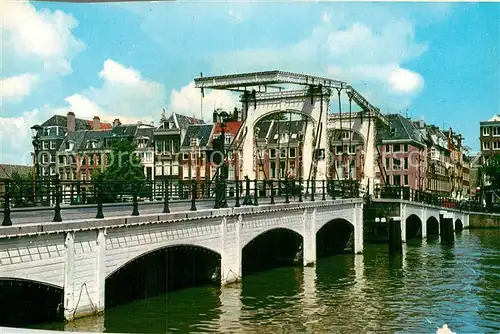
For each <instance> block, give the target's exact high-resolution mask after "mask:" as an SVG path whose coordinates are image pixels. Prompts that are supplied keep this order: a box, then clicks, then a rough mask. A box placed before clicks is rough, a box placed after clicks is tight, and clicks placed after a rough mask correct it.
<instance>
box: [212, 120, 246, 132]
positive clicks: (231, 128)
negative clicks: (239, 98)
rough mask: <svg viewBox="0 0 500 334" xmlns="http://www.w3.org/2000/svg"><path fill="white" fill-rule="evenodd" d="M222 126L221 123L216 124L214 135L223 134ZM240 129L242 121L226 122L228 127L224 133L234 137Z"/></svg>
mask: <svg viewBox="0 0 500 334" xmlns="http://www.w3.org/2000/svg"><path fill="white" fill-rule="evenodd" d="M220 125H221V123H217V124H215V129H214V134H217V133H221V132H222V128H221V126H220ZM240 127H241V122H240V121H234V122H226V127H225V129H224V133H231V134H233V135H236V134H237V133H238V130H239V129H240Z"/></svg>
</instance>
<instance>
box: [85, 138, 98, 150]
mask: <svg viewBox="0 0 500 334" xmlns="http://www.w3.org/2000/svg"><path fill="white" fill-rule="evenodd" d="M96 146H97V145H96V142H95V141H94V140H89V141H88V142H87V145H86V146H85V148H89V149H91V148H96Z"/></svg>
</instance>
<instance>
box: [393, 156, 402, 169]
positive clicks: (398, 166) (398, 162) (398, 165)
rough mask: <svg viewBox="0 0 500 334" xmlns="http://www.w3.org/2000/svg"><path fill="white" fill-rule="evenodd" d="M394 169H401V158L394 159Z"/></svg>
mask: <svg viewBox="0 0 500 334" xmlns="http://www.w3.org/2000/svg"><path fill="white" fill-rule="evenodd" d="M392 169H395V170H399V169H401V159H396V158H393V159H392Z"/></svg>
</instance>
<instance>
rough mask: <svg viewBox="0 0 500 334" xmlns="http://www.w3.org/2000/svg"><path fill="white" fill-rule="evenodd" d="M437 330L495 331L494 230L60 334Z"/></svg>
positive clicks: (498, 241)
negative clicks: (88, 332) (78, 333)
mask: <svg viewBox="0 0 500 334" xmlns="http://www.w3.org/2000/svg"><path fill="white" fill-rule="evenodd" d="M124 288H126V287H124ZM445 323H446V324H448V326H449V327H451V329H452V330H454V331H456V332H457V333H478V332H494V333H499V332H500V230H473V231H464V232H463V233H462V234H457V236H456V244H455V246H454V247H449V246H446V247H445V246H441V245H440V244H439V240H438V239H435V240H432V239H430V240H424V241H423V242H421V241H420V240H417V241H410V242H409V243H408V244H407V245H404V254H403V256H399V257H389V255H388V246H387V245H365V253H364V255H363V256H361V255H358V256H354V255H340V256H334V257H331V258H328V259H322V260H319V261H318V263H317V265H316V267H315V268H280V269H275V270H271V271H267V272H262V273H258V274H255V275H251V276H248V277H245V278H244V282H243V283H242V284H241V285H239V286H233V287H229V288H223V289H220V288H212V287H208V288H207V287H202V288H192V289H187V290H183V291H178V292H174V293H170V294H168V295H163V296H160V297H156V298H151V299H148V300H142V301H138V302H134V303H131V304H128V305H124V306H120V307H116V308H113V309H110V310H107V311H106V315H105V316H104V317H99V318H89V319H83V320H81V321H78V322H75V323H74V324H71V325H66V327H65V329H66V330H75V329H76V330H81V331H84V330H94V331H106V332H115V333H117V332H129V333H130V332H141V333H146V332H156V333H159V332H161V333H165V332H183V333H184V332H206V331H216V332H249V333H269V332H276V333H278V332H279V333H281V332H330V333H331V332H336V333H337V332H338V333H353V332H367V331H386V332H415V333H417V332H418V333H423V332H425V333H431V332H435V330H436V328H437V327H438V326H442V325H443V324H445ZM37 327H41V328H52V329H63V327H64V325H61V324H45V325H42V326H37Z"/></svg>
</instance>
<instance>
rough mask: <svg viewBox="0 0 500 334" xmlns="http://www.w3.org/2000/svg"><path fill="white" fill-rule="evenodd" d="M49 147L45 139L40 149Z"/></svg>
mask: <svg viewBox="0 0 500 334" xmlns="http://www.w3.org/2000/svg"><path fill="white" fill-rule="evenodd" d="M48 148H49V145H48V143H47V142H46V141H43V142H42V150H47V149H48Z"/></svg>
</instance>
